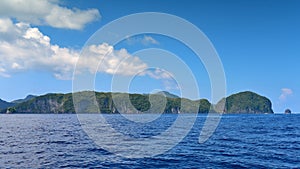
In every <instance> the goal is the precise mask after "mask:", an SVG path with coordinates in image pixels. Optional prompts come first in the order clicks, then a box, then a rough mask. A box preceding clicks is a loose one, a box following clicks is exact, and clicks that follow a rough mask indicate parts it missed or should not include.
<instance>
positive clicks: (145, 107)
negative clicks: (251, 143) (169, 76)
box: [0, 91, 274, 114]
mask: <svg viewBox="0 0 300 169" xmlns="http://www.w3.org/2000/svg"><path fill="white" fill-rule="evenodd" d="M73 94H75V95H76V96H79V97H77V98H83V99H79V101H78V102H77V104H76V105H81V106H80V107H83V108H82V109H81V110H78V111H77V112H84V113H96V112H98V111H97V110H100V112H101V113H107V114H112V113H120V112H122V113H128V114H130V113H158V112H162V113H209V111H210V112H215V113H251V114H272V113H274V112H273V110H272V103H271V101H270V100H269V99H268V98H266V97H264V96H260V95H258V94H256V93H254V92H250V91H246V92H240V93H237V94H233V95H231V96H229V97H227V98H224V99H222V100H220V101H219V102H218V103H217V104H216V105H213V104H211V103H210V102H209V101H208V100H207V99H199V100H190V99H186V98H180V97H178V96H176V95H173V94H170V93H168V92H159V93H156V94H127V93H111V92H91V91H84V92H77V93H73ZM73 94H72V93H68V94H59V93H50V94H46V95H42V96H33V95H29V96H28V97H26V98H25V99H19V100H16V101H13V102H6V101H3V100H0V113H2V114H5V113H6V114H13V113H19V114H21V113H24V114H26V113H27V114H29V113H32V114H48V113H51V114H62V113H76V111H75V108H74V100H73V97H72V95H73ZM92 96H95V98H96V103H97V106H98V107H97V106H95V104H94V103H92V104H91V103H89V102H88V101H85V100H84V98H91V97H92ZM126 97H127V98H128V97H129V99H124V98H126ZM149 100H150V101H151V103H152V105H161V104H163V105H162V106H153V107H151V103H150V101H149ZM225 100H226V102H225V103H224V101H225ZM75 101H76V100H75ZM115 101H117V102H118V104H115ZM222 104H223V105H224V104H225V106H221V105H222ZM182 105H184V106H183V107H182ZM75 107H76V106H75ZM218 107H225V108H224V109H222V110H219V109H218ZM161 108H163V109H161Z"/></svg>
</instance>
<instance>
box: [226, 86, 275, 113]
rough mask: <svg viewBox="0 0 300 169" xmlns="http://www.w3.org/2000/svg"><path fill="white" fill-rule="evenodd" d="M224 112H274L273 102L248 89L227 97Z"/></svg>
mask: <svg viewBox="0 0 300 169" xmlns="http://www.w3.org/2000/svg"><path fill="white" fill-rule="evenodd" d="M223 101H224V100H223ZM220 102H221V101H220ZM224 113H254V114H261V113H274V112H273V110H272V103H271V101H270V100H269V99H268V98H266V97H264V96H260V95H258V94H256V93H253V92H250V91H246V92H240V93H237V94H233V95H231V96H229V97H227V98H226V103H225V110H224Z"/></svg>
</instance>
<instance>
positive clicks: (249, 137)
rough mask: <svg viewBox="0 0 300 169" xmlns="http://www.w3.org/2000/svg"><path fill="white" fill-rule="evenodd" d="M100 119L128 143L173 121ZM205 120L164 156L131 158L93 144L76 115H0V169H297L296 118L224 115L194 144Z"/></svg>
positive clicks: (299, 127)
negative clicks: (211, 131)
mask: <svg viewBox="0 0 300 169" xmlns="http://www.w3.org/2000/svg"><path fill="white" fill-rule="evenodd" d="M105 116H106V119H107V121H108V122H110V123H111V125H112V127H114V128H116V129H117V130H120V132H122V133H123V134H126V135H128V136H131V137H133V138H136V137H152V136H154V135H157V134H159V133H160V132H162V131H164V130H166V129H167V128H168V127H169V126H170V125H171V124H172V123H173V122H174V121H175V120H176V118H177V115H171V114H168V115H162V116H161V117H160V118H159V120H155V121H153V122H150V123H147V124H146V125H143V126H139V125H136V124H134V125H132V123H128V121H124V120H122V118H121V117H120V116H118V115H105ZM136 116H142V115H136ZM205 118H206V116H205V115H199V116H198V117H197V120H196V122H195V124H194V127H193V128H192V130H191V131H190V132H189V134H188V135H187V136H186V137H185V138H184V139H183V140H182V141H181V142H180V143H179V144H178V145H176V146H175V147H174V148H172V149H171V150H169V151H167V152H166V153H164V154H161V155H158V156H154V157H148V158H137V159H132V158H124V157H120V156H116V155H115V154H113V153H111V152H109V151H106V150H104V149H102V148H101V147H100V146H98V145H96V144H95V143H94V142H93V141H92V140H91V139H90V138H89V137H88V135H87V134H86V133H85V132H84V131H83V130H82V128H81V125H80V123H79V121H78V119H77V116H76V115H68V114H62V115H54V114H46V115H34V114H27V115H25V114H24V115H16V114H10V115H0V131H1V133H0V168H97V167H99V168H300V123H299V122H300V115H295V114H294V115H293V114H292V115H278V114H274V115H244V114H243V115H224V116H223V117H222V119H221V122H220V124H219V126H218V128H217V129H216V131H215V132H214V134H213V135H212V137H211V138H210V139H209V140H208V141H206V142H205V143H203V144H199V143H198V137H199V134H200V131H201V128H202V126H203V122H204V120H205ZM140 125H141V124H140ZM118 128H119V129H118Z"/></svg>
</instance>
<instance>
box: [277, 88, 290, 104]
mask: <svg viewBox="0 0 300 169" xmlns="http://www.w3.org/2000/svg"><path fill="white" fill-rule="evenodd" d="M292 94H293V91H292V89H288V88H282V89H281V95H280V96H279V100H280V101H285V100H286V99H287V97H288V96H290V95H292Z"/></svg>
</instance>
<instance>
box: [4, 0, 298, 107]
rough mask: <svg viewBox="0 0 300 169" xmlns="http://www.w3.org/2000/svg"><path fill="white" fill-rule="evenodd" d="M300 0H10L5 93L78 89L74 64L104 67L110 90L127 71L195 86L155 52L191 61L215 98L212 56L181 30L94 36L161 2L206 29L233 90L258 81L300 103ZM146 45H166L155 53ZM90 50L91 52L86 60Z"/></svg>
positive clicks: (172, 60)
mask: <svg viewBox="0 0 300 169" xmlns="http://www.w3.org/2000/svg"><path fill="white" fill-rule="evenodd" d="M299 8H300V1H298V0H263V1H262V0H227V1H223V0H218V1H217V0H206V1H204V0H200V1H193V0H178V1H171V0H164V1H158V0H153V1H147V0H138V1H130V0H128V1H122V0H113V1H111V0H98V1H92V0H78V1H71V0H41V1H36V0H26V1H18V0H2V1H0V82H1V83H0V89H1V92H0V98H1V99H3V100H6V101H12V100H15V99H19V98H24V97H26V96H27V95H29V94H33V95H42V94H46V93H57V92H59V93H69V92H72V87H73V81H72V79H73V78H74V77H73V73H74V68H75V65H76V70H77V71H78V72H84V71H85V70H88V71H91V72H93V73H95V74H96V76H95V80H94V84H95V90H97V91H111V90H112V83H114V84H115V83H117V82H118V81H117V80H118V79H122V78H123V77H129V78H132V77H134V78H133V79H132V80H131V83H130V85H129V87H128V88H127V90H128V92H131V93H151V92H155V91H157V90H166V91H170V92H172V93H175V94H178V95H180V93H181V90H188V89H189V87H185V86H184V85H181V84H180V83H181V82H180V81H178V79H176V76H175V75H174V73H176V72H170V71H166V70H165V69H162V68H158V67H151V64H150V62H151V61H153V60H155V61H157V62H156V63H155V64H158V65H159V64H160V65H162V66H164V65H166V66H170V69H171V67H172V66H173V67H172V69H174V71H176V70H182V69H183V67H186V69H184V70H186V71H190V74H192V76H193V78H194V79H195V80H196V82H197V86H198V88H199V91H198V93H199V97H201V98H207V99H210V98H211V92H212V89H211V82H210V78H209V76H208V73H207V70H206V68H205V65H204V64H203V63H202V62H201V60H199V59H198V57H197V55H196V54H195V53H194V52H193V51H192V50H191V49H190V48H189V47H188V46H186V45H185V44H183V43H182V42H180V41H178V40H176V39H173V38H171V37H167V36H163V35H158V34H151V33H145V34H140V35H135V36H128V37H124V38H123V40H122V41H120V42H119V43H117V44H109V43H108V42H103V41H101V40H99V42H98V43H97V44H91V43H89V42H91V41H90V40H91V39H90V38H91V36H92V35H94V34H95V33H96V31H97V30H99V29H101V28H103V27H104V26H105V25H107V24H108V23H110V22H112V21H114V20H116V19H118V18H120V17H124V16H127V15H130V14H135V13H141V12H161V13H167V14H171V15H175V16H178V17H180V18H183V19H185V20H186V21H188V22H190V23H192V24H193V25H195V26H196V27H197V28H198V29H200V30H201V31H202V32H203V33H204V34H205V35H206V36H207V38H208V39H209V40H210V42H211V43H212V44H213V46H214V47H215V50H216V51H217V53H218V55H219V58H220V60H221V62H222V65H223V68H224V73H225V77H226V95H230V94H233V93H237V92H241V91H248V90H250V91H253V92H256V93H258V94H260V95H263V96H266V97H268V98H269V99H270V100H271V101H272V103H273V110H274V111H275V112H284V110H285V109H286V108H290V109H291V110H292V111H293V112H299V111H300V104H299V103H300V79H299V78H298V77H299V73H300V68H299V66H298V64H299V63H300V50H299V47H300V46H299V45H300V19H299V17H300V10H299ZM137 25H138V23H136V25H135V24H133V25H130V26H131V27H132V28H134V27H136V26H137ZM121 30H122V27H120V31H121ZM183 31H184V30H183ZM113 33H114V32H113ZM113 33H112V34H108V35H107V36H114V35H115V34H113ZM83 49H84V50H83ZM146 49H151V50H152V52H157V53H151V51H150V52H149V53H148V54H147V50H146ZM154 49H161V50H154ZM82 51H85V52H82ZM107 51H109V54H108V55H107V57H103V53H106V52H107ZM166 51H168V52H169V53H168V52H166ZM83 54H88V55H89V56H88V57H87V58H85V59H82V61H81V62H80V63H78V60H80V59H78V58H83V57H82V55H83ZM149 55H152V58H151V56H149ZM154 55H155V56H154ZM149 57H150V58H151V59H149ZM147 59H148V60H147ZM99 60H102V61H103V62H102V63H101V64H100V66H99ZM182 63H184V64H183V65H181V66H177V67H176V65H178V64H182ZM184 70H183V72H184ZM177 73H178V72H177ZM116 77H118V78H116ZM185 78H186V79H189V78H190V76H182V80H183V81H185V80H186V79H185ZM115 79H117V80H116V82H113V80H115ZM188 82H189V81H188ZM124 90H125V89H124ZM185 97H189V96H188V95H187V96H185ZM192 99H195V98H192Z"/></svg>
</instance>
